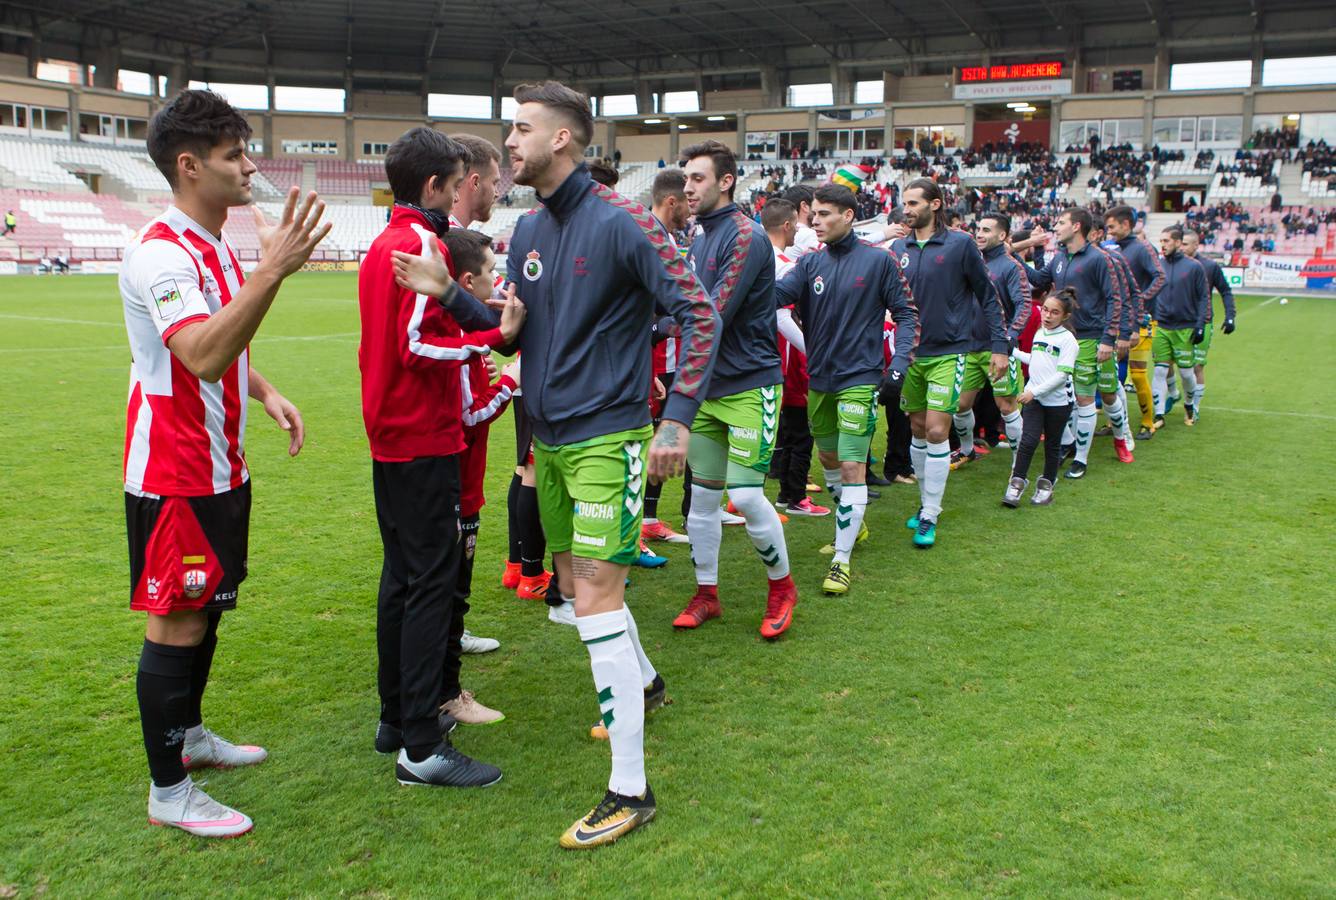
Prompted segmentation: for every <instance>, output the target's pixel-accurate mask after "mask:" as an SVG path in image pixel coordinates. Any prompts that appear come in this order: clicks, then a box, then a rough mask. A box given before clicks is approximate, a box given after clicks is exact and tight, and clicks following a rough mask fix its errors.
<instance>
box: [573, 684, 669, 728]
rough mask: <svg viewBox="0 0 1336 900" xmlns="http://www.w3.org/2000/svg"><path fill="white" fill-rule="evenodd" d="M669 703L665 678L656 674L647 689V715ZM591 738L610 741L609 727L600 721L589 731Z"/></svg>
mask: <svg viewBox="0 0 1336 900" xmlns="http://www.w3.org/2000/svg"><path fill="white" fill-rule="evenodd" d="M667 701H668V686H667V685H666V684H664V683H663V676H662V675H660V674H658V673H657V672H656V673H654V680H653V681H652V682H650V685H649V687H647V688H645V715H649V714H650V713H652V712H654V710H656V709H658V708H659V707H661V706H663V705H664V704H665V703H667ZM589 736H590V737H591V738H593V739H594V740H596V741H606V740H607V739H608V726H607V725H604V724H603V720H602V719H599V720H598V721H597V722H595V723H594V725H593V727H592V728H590V729H589Z"/></svg>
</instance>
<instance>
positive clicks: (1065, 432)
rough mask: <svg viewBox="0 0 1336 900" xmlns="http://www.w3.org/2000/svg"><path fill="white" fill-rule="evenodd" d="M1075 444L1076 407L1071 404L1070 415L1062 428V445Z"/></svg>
mask: <svg viewBox="0 0 1336 900" xmlns="http://www.w3.org/2000/svg"><path fill="white" fill-rule="evenodd" d="M1075 443H1076V405H1075V404H1072V414H1071V415H1070V416H1068V417H1067V424H1066V425H1064V426H1062V445H1063V446H1064V447H1066V446H1068V445H1069V444H1075Z"/></svg>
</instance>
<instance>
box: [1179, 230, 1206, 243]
mask: <svg viewBox="0 0 1336 900" xmlns="http://www.w3.org/2000/svg"><path fill="white" fill-rule="evenodd" d="M1188 235H1192V236H1193V237H1195V238H1196V239H1197V240H1199V241H1200V240H1201V235H1200V234H1198V233H1197V232H1196V231H1194V230H1193V229H1191V228H1184V229H1183V237H1182V238H1179V240H1180V241H1181V240H1183V238H1186V237H1187V236H1188Z"/></svg>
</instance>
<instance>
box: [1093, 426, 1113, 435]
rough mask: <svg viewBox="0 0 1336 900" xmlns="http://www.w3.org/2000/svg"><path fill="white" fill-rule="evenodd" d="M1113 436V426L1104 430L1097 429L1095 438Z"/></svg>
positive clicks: (1105, 427)
mask: <svg viewBox="0 0 1336 900" xmlns="http://www.w3.org/2000/svg"><path fill="white" fill-rule="evenodd" d="M1111 434H1113V426H1112V425H1105V426H1104V427H1103V428H1096V429H1095V437H1108V436H1109V435H1111Z"/></svg>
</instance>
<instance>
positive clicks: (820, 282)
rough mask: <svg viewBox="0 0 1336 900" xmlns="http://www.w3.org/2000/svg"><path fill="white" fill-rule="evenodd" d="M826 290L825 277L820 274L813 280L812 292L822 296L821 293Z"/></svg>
mask: <svg viewBox="0 0 1336 900" xmlns="http://www.w3.org/2000/svg"><path fill="white" fill-rule="evenodd" d="M825 290H826V281H825V279H824V278H822V277H821V276H820V275H818V276H816V280H815V281H813V282H812V293H813V294H816V295H817V296H818V297H820V296H821V294H822V293H824V292H825Z"/></svg>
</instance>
